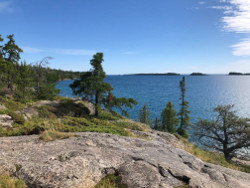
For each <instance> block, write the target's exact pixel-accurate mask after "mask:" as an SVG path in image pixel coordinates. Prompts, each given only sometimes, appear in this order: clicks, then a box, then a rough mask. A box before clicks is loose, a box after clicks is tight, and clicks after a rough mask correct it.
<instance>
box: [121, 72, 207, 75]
mask: <svg viewBox="0 0 250 188" xmlns="http://www.w3.org/2000/svg"><path fill="white" fill-rule="evenodd" d="M179 75H181V74H179V73H175V72H167V73H136V74H126V76H179ZM189 75H190V76H207V74H204V73H201V72H193V73H191V74H189Z"/></svg>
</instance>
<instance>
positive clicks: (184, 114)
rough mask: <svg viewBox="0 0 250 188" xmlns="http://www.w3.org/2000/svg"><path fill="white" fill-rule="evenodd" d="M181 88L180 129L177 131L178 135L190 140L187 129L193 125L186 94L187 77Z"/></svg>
mask: <svg viewBox="0 0 250 188" xmlns="http://www.w3.org/2000/svg"><path fill="white" fill-rule="evenodd" d="M179 87H180V89H181V98H180V100H181V104H180V106H181V110H180V112H179V113H178V115H179V119H180V127H179V128H178V129H177V133H178V134H179V135H181V136H183V137H185V138H188V133H187V127H188V126H190V125H191V123H190V117H189V115H188V114H189V113H190V111H189V110H188V102H187V101H185V92H186V81H185V76H183V77H182V80H181V81H180V86H179Z"/></svg>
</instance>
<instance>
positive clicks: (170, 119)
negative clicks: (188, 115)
mask: <svg viewBox="0 0 250 188" xmlns="http://www.w3.org/2000/svg"><path fill="white" fill-rule="evenodd" d="M161 118H162V130H163V131H168V132H170V133H175V132H176V127H177V125H178V123H179V120H178V118H177V116H176V111H175V110H174V105H173V104H172V103H171V102H170V101H169V102H168V103H167V105H166V108H165V109H164V110H163V111H162V113H161Z"/></svg>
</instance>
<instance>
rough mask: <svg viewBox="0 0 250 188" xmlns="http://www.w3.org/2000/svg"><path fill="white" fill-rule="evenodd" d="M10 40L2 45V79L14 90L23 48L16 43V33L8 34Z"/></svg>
mask: <svg viewBox="0 0 250 188" xmlns="http://www.w3.org/2000/svg"><path fill="white" fill-rule="evenodd" d="M7 38H8V39H9V41H8V42H7V43H6V44H5V45H4V46H3V47H2V56H3V60H4V61H3V63H1V67H0V68H1V70H2V74H3V75H2V81H3V82H4V83H5V84H6V85H7V88H8V89H9V90H10V92H12V91H13V85H14V83H15V81H16V80H15V79H16V75H17V66H18V61H19V60H20V53H22V52H23V50H22V49H21V48H19V47H18V45H16V43H15V40H14V35H8V36H7Z"/></svg>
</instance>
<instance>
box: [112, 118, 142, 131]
mask: <svg viewBox="0 0 250 188" xmlns="http://www.w3.org/2000/svg"><path fill="white" fill-rule="evenodd" d="M113 124H115V125H117V126H118V127H122V128H126V129H131V130H136V131H144V130H145V127H143V126H141V125H140V124H139V123H136V122H130V121H126V120H123V121H122V120H119V121H115V122H113Z"/></svg>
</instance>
